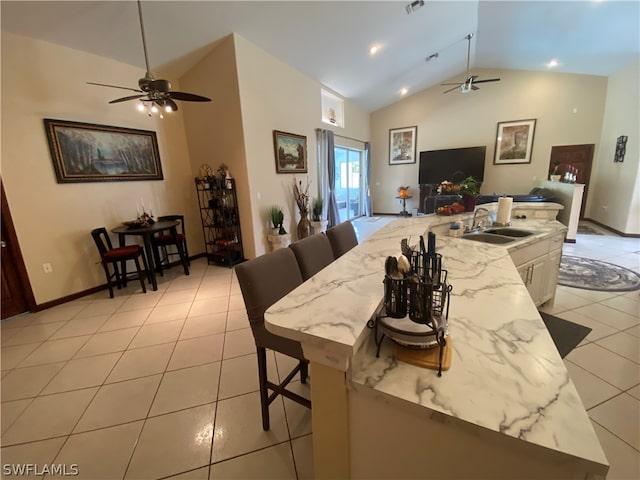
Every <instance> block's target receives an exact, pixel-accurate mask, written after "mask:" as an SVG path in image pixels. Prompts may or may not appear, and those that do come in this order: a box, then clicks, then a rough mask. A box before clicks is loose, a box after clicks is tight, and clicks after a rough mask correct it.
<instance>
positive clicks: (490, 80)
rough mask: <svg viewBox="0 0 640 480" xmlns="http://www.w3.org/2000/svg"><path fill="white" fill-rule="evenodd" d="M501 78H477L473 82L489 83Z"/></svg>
mask: <svg viewBox="0 0 640 480" xmlns="http://www.w3.org/2000/svg"><path fill="white" fill-rule="evenodd" d="M499 81H500V79H499V78H488V79H486V80H475V81H474V82H473V83H488V82H499Z"/></svg>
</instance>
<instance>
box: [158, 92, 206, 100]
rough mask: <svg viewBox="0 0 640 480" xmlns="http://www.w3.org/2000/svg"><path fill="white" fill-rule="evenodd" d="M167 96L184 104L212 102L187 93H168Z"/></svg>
mask: <svg viewBox="0 0 640 480" xmlns="http://www.w3.org/2000/svg"><path fill="white" fill-rule="evenodd" d="M167 95H168V96H169V97H171V98H172V99H174V100H182V101H184V102H210V101H211V99H210V98H207V97H203V96H200V95H196V94H194V93H185V92H167Z"/></svg>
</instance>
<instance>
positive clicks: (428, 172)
mask: <svg viewBox="0 0 640 480" xmlns="http://www.w3.org/2000/svg"><path fill="white" fill-rule="evenodd" d="M486 150H487V147H486V146H482V147H467V148H450V149H447V150H429V151H426V152H420V170H419V173H418V182H419V183H420V184H421V185H425V184H439V183H441V182H443V181H444V180H449V181H455V182H459V181H460V180H464V179H465V178H467V177H469V176H471V177H473V178H475V179H476V180H478V181H480V182H482V181H483V180H484V157H485V154H486ZM454 177H455V178H454Z"/></svg>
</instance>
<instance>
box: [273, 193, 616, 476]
mask: <svg viewBox="0 0 640 480" xmlns="http://www.w3.org/2000/svg"><path fill="white" fill-rule="evenodd" d="M485 206H486V205H485ZM490 210H491V207H490ZM469 217H470V214H466V215H461V216H456V217H449V218H447V219H444V220H443V219H442V218H441V217H435V216H433V215H427V216H424V217H414V218H406V219H398V220H396V221H394V222H392V223H390V224H389V225H387V226H385V227H384V228H382V229H381V230H379V231H378V232H376V233H375V234H373V235H372V236H371V237H370V238H369V239H367V240H366V241H364V242H362V243H361V244H360V245H358V246H357V247H356V248H354V249H353V250H351V251H350V252H348V253H347V254H345V255H344V256H342V257H340V258H339V259H338V260H336V261H335V262H333V263H332V264H331V265H329V266H328V267H327V268H325V269H324V270H322V271H320V272H318V274H316V275H315V276H314V277H312V278H311V279H309V280H308V281H307V282H305V283H304V284H303V285H301V286H300V287H298V288H297V289H295V290H294V291H293V292H291V293H290V294H289V295H287V296H286V297H285V298H283V299H282V300H280V301H279V302H277V303H276V304H274V305H273V306H272V307H271V308H269V310H268V311H267V312H266V314H265V320H266V324H267V328H268V329H269V330H270V331H272V332H273V333H276V334H278V335H282V336H285V337H288V338H292V339H295V340H298V341H300V342H301V343H302V347H303V350H304V353H305V356H306V357H307V358H308V359H309V360H310V362H311V391H312V404H313V409H312V419H313V444H314V465H315V469H316V476H317V478H417V477H419V478H429V477H431V478H525V477H528V478H591V477H596V476H602V477H604V476H605V475H606V472H607V470H608V464H607V460H606V457H605V456H604V453H603V451H602V449H601V447H600V444H599V443H598V440H597V438H596V436H595V433H594V431H593V429H592V427H591V423H590V421H589V418H588V416H587V414H586V412H585V410H584V407H583V406H582V403H581V401H580V398H579V396H578V394H577V392H576V390H575V387H574V386H573V383H572V382H571V379H570V378H569V376H568V373H567V371H566V369H565V366H564V363H563V361H562V359H561V358H560V356H559V354H558V352H557V350H556V348H555V346H554V344H553V341H552V339H551V337H550V336H549V334H548V332H547V330H546V328H545V326H544V323H543V322H542V320H541V318H540V316H539V314H538V311H537V309H536V307H535V305H534V303H533V302H532V300H531V298H530V296H529V293H528V291H527V288H526V287H525V285H524V284H523V281H522V279H521V277H520V275H519V274H518V271H517V270H516V268H515V266H514V264H513V261H512V260H511V257H510V255H509V250H508V249H507V248H506V247H505V246H497V245H490V244H484V243H480V242H473V241H469V240H466V239H461V238H452V237H448V236H446V235H445V234H444V231H446V228H447V227H448V223H449V222H450V221H451V220H455V219H457V218H463V219H465V221H467V223H468V222H469V220H470V218H469ZM513 223H514V226H515V227H518V228H523V229H526V230H529V231H532V232H535V234H534V235H532V236H530V237H526V238H524V239H518V240H516V241H514V242H513V243H512V244H509V245H508V248H509V249H518V248H521V247H523V246H525V245H527V244H531V243H532V242H536V241H543V240H544V239H546V238H549V237H551V236H554V235H557V233H558V232H562V231H563V230H564V229H565V227H564V226H563V225H561V224H560V223H559V222H557V221H555V220H530V219H529V220H514V221H513ZM428 230H432V231H435V232H436V233H439V234H438V235H437V251H438V253H440V254H442V256H443V268H445V269H447V270H448V272H449V283H450V284H451V285H452V286H453V291H452V293H451V304H450V312H449V330H450V337H449V340H450V342H451V346H452V350H453V351H452V361H451V369H450V370H448V371H445V372H443V374H442V377H437V372H436V371H434V370H428V369H423V368H419V367H415V366H412V365H409V364H405V363H402V362H398V361H396V360H395V359H394V357H393V345H392V343H391V342H390V341H388V340H386V341H385V342H384V343H383V347H382V350H381V352H380V356H379V357H378V358H377V357H376V355H375V345H374V341H373V338H372V337H373V331H372V330H371V329H369V328H367V322H368V320H369V319H370V318H372V316H374V315H375V314H376V312H378V311H379V309H380V306H381V301H382V297H383V285H382V280H383V277H384V273H383V272H384V261H385V259H386V257H387V256H388V255H394V256H396V255H398V254H399V253H400V240H401V239H402V238H408V239H409V244H410V245H411V244H416V243H417V242H418V239H419V236H420V235H424V234H425V232H426V231H428Z"/></svg>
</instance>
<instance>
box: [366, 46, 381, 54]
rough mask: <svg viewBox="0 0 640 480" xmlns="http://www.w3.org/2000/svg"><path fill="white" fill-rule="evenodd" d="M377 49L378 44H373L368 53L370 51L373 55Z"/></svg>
mask: <svg viewBox="0 0 640 480" xmlns="http://www.w3.org/2000/svg"><path fill="white" fill-rule="evenodd" d="M379 49H380V47H378V45H374V46H373V47H371V48H370V49H369V53H370V54H371V55H375V54H376V52H377V51H378V50H379Z"/></svg>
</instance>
